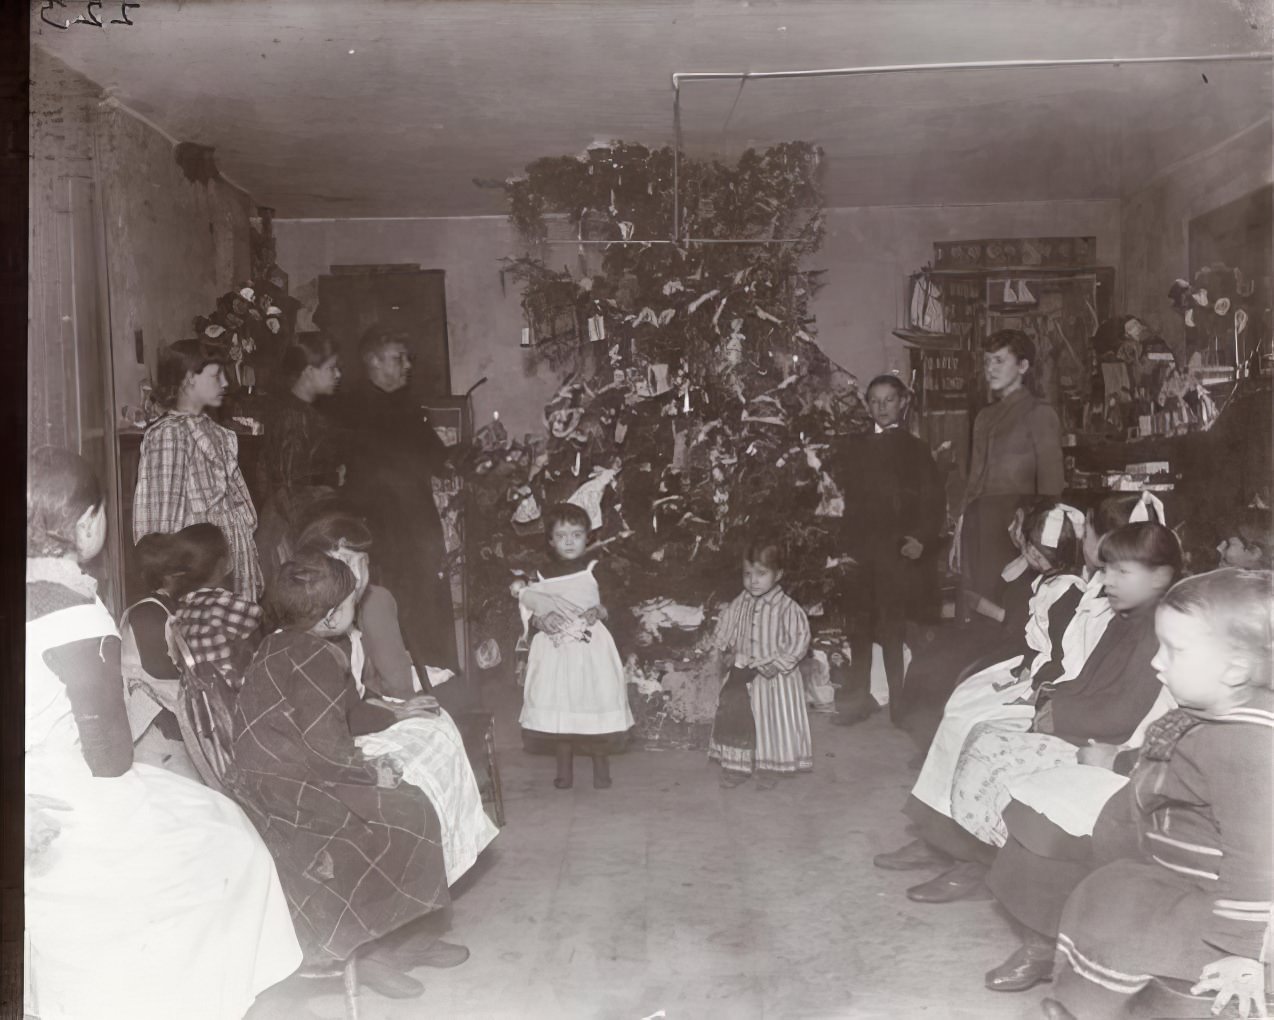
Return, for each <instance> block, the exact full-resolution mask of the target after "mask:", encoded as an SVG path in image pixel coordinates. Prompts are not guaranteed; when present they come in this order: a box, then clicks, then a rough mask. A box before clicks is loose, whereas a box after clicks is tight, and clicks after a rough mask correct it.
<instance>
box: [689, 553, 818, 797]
mask: <svg viewBox="0 0 1274 1020" xmlns="http://www.w3.org/2000/svg"><path fill="white" fill-rule="evenodd" d="M782 580H783V559H782V551H781V550H780V548H779V546H778V544H777V543H775V542H772V541H765V540H758V541H754V542H753V543H752V544H751V545H750V546H749V547H748V549H747V552H745V553H744V555H743V591H742V592H741V593H740V594H739V596H738V597H737V598H735V600H734V601H733V602H731V603H730V604H729V605H728V606H726V607H725V609H724V610H722V612H721V615H720V617H719V618H718V620H717V628H716V632H715V633H714V635H713V638H712V644H713V647H714V648H715V649H716V650H717V652H718V653H720V654H722V655H723V656H724V655H727V654H728V655H729V656H730V657H731V658H730V670H729V672H728V673H727V674H726V679H725V683H724V684H722V687H721V693H720V695H719V696H718V703H717V715H716V719H715V721H714V722H713V727H712V740H711V742H710V743H709V745H708V757H709V758H711V759H713V760H715V761H719V762H720V763H721V785H722V786H723V787H727V788H729V787H734V786H738V785H739V784H740V783H742V782H744V781H745V780H746V779H747V778H748V777H749V776H750V775H751V774H752V772H753V770H754V769H755V770H756V772H757V788H758V789H762V790H769V789H773V788H774V786H775V785H776V784H777V782H778V777H779V776H791V775H795V774H796V773H797V772H809V771H811V770H812V769H813V768H814V749H813V742H812V741H811V739H810V721H809V715H808V714H807V712H806V709H805V687H804V684H803V683H802V681H801V674H800V671H799V669H798V668H797V666H798V664H799V663H800V661H801V659H803V658H804V657H805V654H806V652H808V651H809V647H810V624H809V620H808V619H807V618H806V616H805V611H804V610H803V609H801V607H800V606H799V605H798V604H797V603H796V601H795V600H794V599H792V598H791V597H790V596H788V595H787V593H786V592H784V591H783V589H782V588H781V587H780V583H781V582H782Z"/></svg>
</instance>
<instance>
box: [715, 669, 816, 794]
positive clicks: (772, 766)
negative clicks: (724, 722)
mask: <svg viewBox="0 0 1274 1020" xmlns="http://www.w3.org/2000/svg"><path fill="white" fill-rule="evenodd" d="M750 700H751V704H752V718H753V719H754V720H755V722H756V747H755V748H748V747H740V746H738V745H736V744H727V743H724V742H718V741H717V739H716V734H715V733H714V734H713V739H712V741H711V742H710V743H709V744H708V757H709V758H711V759H713V760H715V761H719V762H721V766H722V768H725V769H727V770H729V771H731V772H751V771H752V770H753V769H756V770H758V771H766V772H784V773H789V774H791V773H796V772H809V771H811V770H812V769H813V768H814V743H813V741H812V740H811V738H810V718H809V713H808V711H807V710H806V707H805V684H804V681H803V680H802V678H801V673H800V671H799V670H794V671H793V672H791V673H784V674H782V675H780V676H776V677H763V676H759V675H758V676H757V677H755V678H754V679H753V680H752V683H751V694H750Z"/></svg>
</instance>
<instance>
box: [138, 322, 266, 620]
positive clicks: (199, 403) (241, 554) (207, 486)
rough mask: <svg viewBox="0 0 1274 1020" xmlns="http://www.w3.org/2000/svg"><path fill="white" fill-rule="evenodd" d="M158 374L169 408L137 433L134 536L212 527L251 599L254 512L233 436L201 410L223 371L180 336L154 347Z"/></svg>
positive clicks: (217, 402) (218, 390) (212, 401)
mask: <svg viewBox="0 0 1274 1020" xmlns="http://www.w3.org/2000/svg"><path fill="white" fill-rule="evenodd" d="M157 374H158V378H159V385H158V387H157V396H158V398H159V400H160V402H161V403H162V404H163V405H164V406H165V407H167V408H168V409H169V411H168V413H167V414H165V415H164V416H163V417H162V418H160V419H159V420H158V421H157V422H155V423H154V424H153V425H151V426H150V427H149V428H148V429H147V430H146V435H145V436H143V437H142V450H141V462H140V463H139V464H138V466H137V488H136V489H135V490H134V493H133V541H134V542H136V541H139V540H140V539H141V537H142V536H143V535H149V534H151V533H153V532H160V533H162V534H171V533H172V532H174V531H180V530H181V529H182V528H184V527H186V526H187V525H189V524H198V523H200V522H203V521H207V522H209V523H212V524H215V525H217V527H219V528H220V529H221V530H222V532H224V533H225V536H226V541H227V542H228V543H229V545H230V559H231V564H232V566H233V570H234V575H233V576H234V590H235V591H236V592H237V593H238V594H240V595H242V596H243V597H244V598H246V599H250V600H252V601H256V600H257V599H258V598H260V596H261V588H262V583H261V564H260V561H259V559H258V558H257V547H256V543H255V542H254V540H253V533H254V532H255V531H256V528H257V511H256V508H255V507H254V506H253V505H252V496H251V495H250V494H249V492H248V484H247V482H246V481H244V478H243V472H242V471H241V470H240V469H239V441H238V439H237V438H236V437H235V434H234V433H233V432H231V431H230V430H229V429H226V428H222V427H221V426H220V425H218V424H217V423H216V422H214V421H213V420H212V419H211V418H209V417H208V416H207V414H205V413H204V412H205V411H206V410H207V409H208V408H210V407H220V406H221V402H222V400H223V399H224V398H225V394H226V387H227V384H226V374H225V370H224V368H223V367H222V364H221V362H220V361H219V360H218V359H217V357H216V355H215V354H214V353H213V351H212V350H211V349H209V348H208V347H207V346H206V345H204V344H203V343H201V342H200V341H198V340H178V341H177V342H176V343H175V344H172V345H170V346H169V347H166V348H164V349H163V350H162V351H160V353H159V371H158V373H157Z"/></svg>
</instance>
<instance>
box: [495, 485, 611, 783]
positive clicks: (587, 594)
mask: <svg viewBox="0 0 1274 1020" xmlns="http://www.w3.org/2000/svg"><path fill="white" fill-rule="evenodd" d="M588 532H589V518H588V514H587V512H586V511H584V510H583V509H582V508H581V507H578V506H575V505H573V504H570V503H559V504H557V505H556V506H552V507H550V508H549V509H548V510H547V511H546V512H545V514H544V536H545V538H546V540H547V542H548V548H549V563H548V565H547V566H546V567H545V568H544V569H543V570H541V571H540V572H539V577H538V579H537V580H536V581H534V582H532V583H531V584H528V585H526V586H524V587H521V589H520V590H519V591H518V593H517V594H518V606H519V608H520V609H521V611H522V621H523V625H524V627H533V628H534V629H535V632H536V633H535V636H534V638H532V640H531V648H530V653H529V657H528V659H527V666H526V686H525V690H524V691H523V695H522V715H521V717H520V719H519V720H518V721H519V722H520V723H521V724H522V729H523V731H524V732H525V733H526V734H527V735H528V736H529V737H531V738H532V739H538V740H542V741H545V740H546V741H549V742H551V743H552V744H553V745H554V749H555V752H556V755H557V778H555V779H554V780H553V785H554V786H556V787H557V788H558V789H559V790H568V789H570V788H571V786H572V784H573V783H574V759H575V754H576V752H577V751H578V752H580V753H583V754H586V755H588V756H589V757H591V758H592V759H593V786H594V787H595V788H597V789H599V790H604V789H606V788H607V787H609V786H610V785H611V778H610V757H609V756H610V753H611V752H612V751H614V750H617V749H618V748H619V747H620V746H621V745H622V741H623V738H624V735H625V734H626V733H627V731H628V730H629V729H630V728H631V727H632V725H633V714H632V711H631V710H630V709H629V707H628V689H627V684H626V682H625V680H624V664H623V662H622V661H621V660H620V658H619V651H618V649H616V648H615V642H614V639H612V638H611V636H610V631H609V630H607V629H606V625H605V623H603V622H602V621H603V620H605V619H606V615H607V614H606V607H605V606H603V605H602V600H601V591H600V589H599V588H598V585H597V580H596V578H595V577H594V576H593V568H594V567H595V566H596V565H597V561H596V560H593V559H590V558H589V557H588V555H587V553H588Z"/></svg>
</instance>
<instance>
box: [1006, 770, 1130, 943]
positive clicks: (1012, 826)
mask: <svg viewBox="0 0 1274 1020" xmlns="http://www.w3.org/2000/svg"><path fill="white" fill-rule="evenodd" d="M1127 796H1128V791H1127V787H1125V788H1124V789H1123V790H1121V791H1120V792H1119V793H1116V794H1115V795H1114V796H1113V797H1111V798H1110V800H1109V801H1107V802H1106V806H1105V807H1104V808H1102V811H1101V814H1100V815H1099V816H1098V818H1097V823H1096V824H1095V825H1094V826H1093V835H1092V836H1072V835H1071V834H1070V833H1069V832H1067V831H1066V830H1065V829H1063V828H1061V827H1060V826H1058V825H1057V824H1055V823H1054V822H1051V821H1049V819H1048V818H1046V817H1045V816H1044V815H1042V814H1040V813H1039V812H1038V811H1034V810H1032V809H1031V808H1028V807H1026V806H1025V805H1024V804H1021V803H1019V802H1018V801H1015V800H1013V801H1009V805H1008V807H1006V808H1005V809H1004V814H1003V817H1004V825H1005V827H1006V828H1007V829H1008V841H1007V842H1006V843H1005V844H1004V846H1002V847H1001V848H1000V852H999V853H998V854H996V857H995V863H994V864H993V865H992V866H991V872H990V874H989V875H987V886H988V887H989V888H990V890H991V892H992V893H993V894H994V895H995V898H996V899H997V900H998V901H999V902H1000V905H1001V906H1002V907H1004V909H1005V910H1006V911H1008V913H1009V914H1010V915H1012V916H1013V918H1014V919H1016V920H1017V921H1020V922H1021V923H1022V924H1024V925H1025V926H1026V927H1028V928H1030V929H1031V930H1032V931H1037V932H1039V933H1040V934H1041V935H1048V936H1050V937H1053V938H1055V937H1056V936H1057V931H1058V927H1059V925H1060V924H1061V920H1062V911H1063V909H1065V907H1066V901H1067V900H1068V899H1069V898H1070V895H1071V893H1073V892H1074V891H1075V889H1076V888H1077V887H1078V886H1079V884H1080V883H1081V882H1082V881H1083V880H1084V879H1085V878H1087V877H1088V876H1089V875H1090V874H1092V873H1093V871H1095V870H1096V869H1097V868H1098V867H1100V866H1101V865H1103V864H1108V863H1110V862H1111V861H1117V860H1121V859H1123V858H1128V857H1136V856H1138V855H1139V853H1140V851H1139V849H1138V836H1137V828H1136V826H1135V825H1133V824H1132V822H1131V818H1132V813H1131V811H1130V809H1129V805H1128V800H1127Z"/></svg>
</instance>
